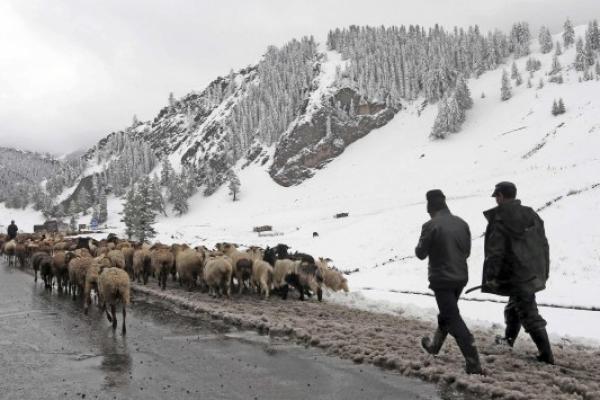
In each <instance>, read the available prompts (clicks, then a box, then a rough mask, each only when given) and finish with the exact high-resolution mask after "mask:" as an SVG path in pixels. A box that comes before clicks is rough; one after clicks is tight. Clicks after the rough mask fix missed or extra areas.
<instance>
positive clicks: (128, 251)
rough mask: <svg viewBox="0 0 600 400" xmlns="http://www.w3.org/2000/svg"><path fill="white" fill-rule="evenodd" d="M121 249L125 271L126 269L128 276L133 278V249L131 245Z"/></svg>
mask: <svg viewBox="0 0 600 400" xmlns="http://www.w3.org/2000/svg"><path fill="white" fill-rule="evenodd" d="M121 251H122V252H123V257H124V258H125V271H127V273H128V274H129V277H130V278H133V253H134V252H135V249H134V248H133V247H124V248H123V249H122V250H121Z"/></svg>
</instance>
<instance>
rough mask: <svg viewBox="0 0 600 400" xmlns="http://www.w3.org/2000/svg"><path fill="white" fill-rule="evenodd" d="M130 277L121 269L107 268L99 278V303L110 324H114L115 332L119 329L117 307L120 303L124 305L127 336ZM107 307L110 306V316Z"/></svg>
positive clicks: (124, 331) (123, 329)
mask: <svg viewBox="0 0 600 400" xmlns="http://www.w3.org/2000/svg"><path fill="white" fill-rule="evenodd" d="M129 296H130V294H129V275H127V272H125V271H124V270H122V269H119V268H106V269H105V270H104V271H102V273H101V274H100V276H99V277H98V301H99V304H100V305H101V306H102V309H103V310H105V311H106V318H107V319H108V322H112V328H113V330H115V329H117V312H116V306H117V303H118V302H120V303H121V304H122V305H123V328H122V333H123V335H125V333H126V332H127V328H126V327H125V317H126V315H127V311H126V308H127V305H128V304H129V300H130V299H129ZM107 306H110V314H109V312H108V308H107Z"/></svg>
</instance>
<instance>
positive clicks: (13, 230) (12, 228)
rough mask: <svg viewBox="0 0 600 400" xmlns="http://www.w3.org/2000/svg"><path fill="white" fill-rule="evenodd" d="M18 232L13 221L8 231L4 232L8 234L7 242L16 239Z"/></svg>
mask: <svg viewBox="0 0 600 400" xmlns="http://www.w3.org/2000/svg"><path fill="white" fill-rule="evenodd" d="M18 231H19V228H18V227H17V225H15V221H10V225H9V226H8V229H7V232H6V233H8V240H13V239H14V238H16V237H17V232H18Z"/></svg>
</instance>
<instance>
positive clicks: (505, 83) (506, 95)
mask: <svg viewBox="0 0 600 400" xmlns="http://www.w3.org/2000/svg"><path fill="white" fill-rule="evenodd" d="M511 97H512V91H511V87H510V80H509V79H508V73H507V72H506V70H502V87H501V88H500V99H502V101H506V100H508V99H510V98H511Z"/></svg>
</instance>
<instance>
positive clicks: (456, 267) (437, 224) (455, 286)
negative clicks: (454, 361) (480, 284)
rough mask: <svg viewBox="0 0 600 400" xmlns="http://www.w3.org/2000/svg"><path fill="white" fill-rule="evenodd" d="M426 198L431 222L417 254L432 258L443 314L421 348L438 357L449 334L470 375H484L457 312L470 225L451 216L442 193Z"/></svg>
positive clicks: (431, 274)
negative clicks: (454, 341) (431, 336)
mask: <svg viewBox="0 0 600 400" xmlns="http://www.w3.org/2000/svg"><path fill="white" fill-rule="evenodd" d="M426 198H427V212H428V213H429V216H430V217H431V219H430V220H429V221H427V222H426V223H425V224H424V225H423V227H422V229H421V237H420V238H419V244H418V245H417V247H416V249H415V254H416V256H417V257H418V258H419V259H420V260H424V259H425V258H427V257H429V268H428V276H429V287H430V288H431V290H433V293H434V295H435V300H436V302H437V304H438V309H439V311H440V313H439V315H438V327H437V330H436V331H435V334H434V335H433V339H431V338H429V337H423V338H422V339H421V346H422V347H423V349H425V351H426V352H427V353H429V354H432V355H437V354H438V353H439V351H440V350H441V348H442V345H443V344H444V341H445V340H446V337H447V336H448V334H450V335H452V336H453V337H454V339H455V340H456V343H457V344H458V347H459V348H460V351H461V352H462V354H463V356H464V358H465V371H466V372H467V374H483V371H482V369H481V363H480V361H479V353H478V352H477V348H476V347H475V340H474V338H473V335H471V332H470V331H469V328H467V325H466V324H465V321H463V319H462V317H461V315H460V311H459V309H458V299H459V297H460V294H461V292H462V291H463V289H464V287H465V285H466V284H467V281H468V280H469V275H468V267H467V258H469V255H470V254H471V232H470V230H469V225H467V223H466V222H465V221H463V220H462V219H461V218H459V217H457V216H455V215H452V213H451V212H450V210H449V209H448V206H447V205H446V196H445V195H444V193H443V192H442V191H441V190H439V189H434V190H430V191H429V192H427V194H426Z"/></svg>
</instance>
